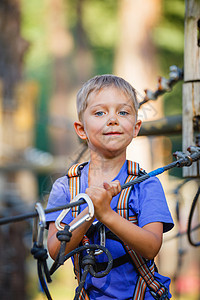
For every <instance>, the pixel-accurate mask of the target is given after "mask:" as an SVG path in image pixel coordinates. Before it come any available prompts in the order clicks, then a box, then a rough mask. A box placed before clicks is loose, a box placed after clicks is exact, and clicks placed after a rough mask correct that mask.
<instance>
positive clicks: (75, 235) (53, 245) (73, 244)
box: [47, 207, 94, 260]
mask: <svg viewBox="0 0 200 300" xmlns="http://www.w3.org/2000/svg"><path fill="white" fill-rule="evenodd" d="M87 213H88V207H86V208H85V209H84V210H83V211H82V212H81V213H80V214H79V215H78V216H77V217H76V218H75V219H74V220H73V221H72V222H71V223H70V224H69V226H70V225H72V224H74V223H76V222H77V221H78V220H79V219H80V218H82V217H83V216H84V215H86V214H87ZM93 221H94V217H93V218H92V219H91V220H90V221H86V222H84V223H83V224H82V225H81V226H80V227H78V228H76V229H75V230H74V231H73V232H72V237H71V239H70V241H69V242H68V243H67V244H66V250H65V254H67V253H69V252H70V251H72V250H74V249H75V248H77V247H78V245H79V243H80V242H81V240H82V238H83V236H84V234H85V233H86V232H87V230H88V229H89V227H90V226H91V225H92V222H93ZM62 225H63V226H65V225H66V224H63V223H62ZM57 232H58V230H57V228H56V226H55V222H50V223H49V230H48V238H47V247H48V251H49V254H50V256H51V258H53V259H54V260H55V259H56V257H57V255H58V252H59V249H60V241H59V240H58V239H57V237H56V233H57Z"/></svg>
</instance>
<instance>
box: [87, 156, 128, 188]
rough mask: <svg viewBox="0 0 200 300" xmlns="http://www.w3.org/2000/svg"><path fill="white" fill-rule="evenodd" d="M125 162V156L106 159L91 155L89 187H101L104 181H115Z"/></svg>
mask: <svg viewBox="0 0 200 300" xmlns="http://www.w3.org/2000/svg"><path fill="white" fill-rule="evenodd" d="M125 161H126V155H125V154H121V155H120V156H116V157H112V158H105V157H102V156H99V155H98V154H97V153H94V154H93V153H91V156H90V169H89V178H88V180H89V185H101V184H102V183H103V182H104V181H111V180H113V179H114V178H115V177H116V176H117V174H118V173H119V171H120V170H121V167H122V166H123V164H124V162H125Z"/></svg>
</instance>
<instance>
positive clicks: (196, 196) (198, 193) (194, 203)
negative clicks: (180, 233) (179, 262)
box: [187, 187, 200, 247]
mask: <svg viewBox="0 0 200 300" xmlns="http://www.w3.org/2000/svg"><path fill="white" fill-rule="evenodd" d="M199 195H200V187H199V188H198V190H197V193H196V195H195V197H194V200H193V201H192V206H191V209H190V214H189V219H188V227H187V237H188V241H189V243H190V244H191V245H192V246H194V247H198V246H200V242H197V243H195V242H193V241H192V237H191V225H192V218H193V215H194V210H195V207H196V204H197V201H198V198H199Z"/></svg>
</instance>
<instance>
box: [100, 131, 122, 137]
mask: <svg viewBox="0 0 200 300" xmlns="http://www.w3.org/2000/svg"><path fill="white" fill-rule="evenodd" d="M121 134H122V132H118V131H110V132H106V133H104V135H107V136H111V135H112V136H118V135H121Z"/></svg>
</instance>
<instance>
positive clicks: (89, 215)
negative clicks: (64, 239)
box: [55, 193, 94, 232]
mask: <svg viewBox="0 0 200 300" xmlns="http://www.w3.org/2000/svg"><path fill="white" fill-rule="evenodd" d="M79 199H84V200H85V202H86V203H87V204H88V210H89V211H88V213H87V214H86V215H85V216H83V217H82V218H81V219H80V220H78V221H77V222H76V223H74V224H73V225H71V226H70V228H69V231H70V232H72V231H74V230H75V229H76V228H77V227H79V226H80V225H81V224H83V223H84V222H85V221H89V220H91V219H92V218H93V216H94V205H93V203H92V200H91V199H90V197H89V196H88V195H87V194H84V193H81V194H78V195H77V196H76V197H75V198H74V199H73V200H72V201H71V202H74V201H78V200H79ZM70 209H71V208H67V209H63V211H62V212H61V213H60V215H59V216H58V218H57V219H56V221H55V225H56V228H57V229H58V230H63V229H64V226H62V225H61V224H60V223H61V221H62V220H63V219H64V217H65V216H66V215H67V214H68V212H69V211H70Z"/></svg>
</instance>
